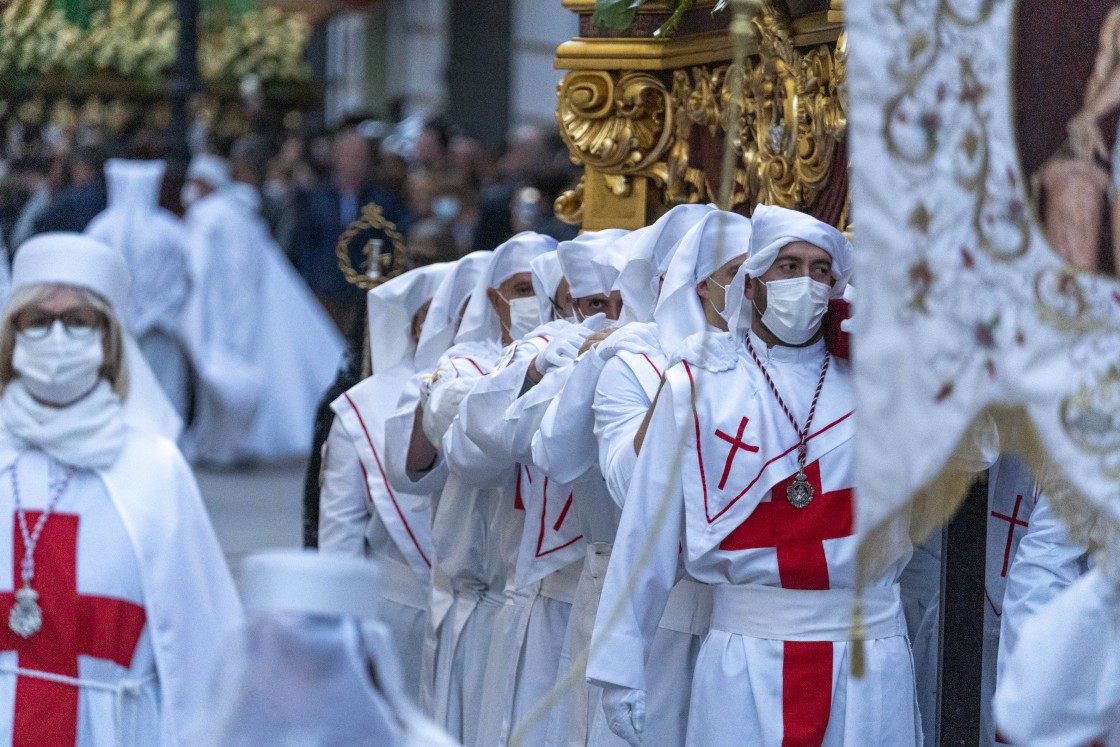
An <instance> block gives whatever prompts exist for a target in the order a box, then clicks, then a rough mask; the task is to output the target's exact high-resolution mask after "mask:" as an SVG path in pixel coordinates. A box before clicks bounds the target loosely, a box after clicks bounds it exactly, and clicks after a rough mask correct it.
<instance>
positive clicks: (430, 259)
mask: <svg viewBox="0 0 1120 747" xmlns="http://www.w3.org/2000/svg"><path fill="white" fill-rule="evenodd" d="M460 256H461V255H460V252H459V249H458V247H457V246H456V245H455V237H454V236H453V235H452V234H451V231H449V230H448V228H447V226H446V225H444V224H443V223H441V222H440V221H438V220H435V219H433V218H428V219H426V220H421V221H417V222H416V223H414V224H413V225H412V228H411V229H410V230H409V232H408V250H407V251H406V252H405V262H404V268H405V270H415V269H416V268H417V267H423V266H425V265H430V264H434V263H436V262H453V261H455V260H457V259H458V258H459V257H460Z"/></svg>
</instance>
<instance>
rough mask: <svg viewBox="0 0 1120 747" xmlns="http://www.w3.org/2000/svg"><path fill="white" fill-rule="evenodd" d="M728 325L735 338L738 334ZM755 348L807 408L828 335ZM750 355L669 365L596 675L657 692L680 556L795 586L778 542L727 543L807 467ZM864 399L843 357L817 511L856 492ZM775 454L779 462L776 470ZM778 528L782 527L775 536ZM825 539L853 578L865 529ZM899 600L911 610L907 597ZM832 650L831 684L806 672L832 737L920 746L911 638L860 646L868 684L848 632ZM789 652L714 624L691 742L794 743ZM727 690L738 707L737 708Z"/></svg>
mask: <svg viewBox="0 0 1120 747" xmlns="http://www.w3.org/2000/svg"><path fill="white" fill-rule="evenodd" d="M678 256H679V254H678ZM725 337H726V339H727V341H728V344H730V345H734V344H735V343H733V342H732V341H731V337H730V335H725ZM755 344H756V346H758V347H759V348H760V349H759V355H760V357H761V358H762V360H763V364H764V365H765V366H767V371H768V372H769V373H770V376H771V377H772V378H773V380H774V382H775V385H776V386H777V387H778V389H779V391H781V392H782V394H783V397H784V399H785V401H786V403H787V404H788V405H789V407H790V408H791V410H792V411H793V413H794V414H795V416H800V417H801V418H802V419H804V417H805V414H806V413H807V412H808V409H809V403H810V400H811V399H812V397H813V393H814V390H815V388H816V383H817V380H818V378H819V373H820V370H821V361H822V358H823V356H824V349H823V344H818V345H814V346H809V347H807V348H796V349H795V348H785V347H775V348H771V349H767V348H765V346H763V345H762V344H761V342H760V341H756V342H755ZM738 351H739V356H738V357H739V362H738V365H737V366H736V367H735V368H734V369H732V370H730V371H721V372H712V371H708V370H706V369H705V368H703V367H702V365H703V361H698V362H696V363H698V364H700V365H696V364H694V363H688V364H685V363H682V364H679V365H676V366H674V367H672V368H671V369H670V370H669V372H668V373H667V375H666V382H667V383H666V386H665V387H664V388H663V389H662V391H661V393H660V395H659V396H658V401H657V404H656V405H655V407H654V412H653V417H652V420H651V423H650V426H649V430H648V434H649V435H647V438H646V441H645V443H644V444H643V447H642V451H641V454H640V455H639V456H638V460H637V464H636V467H635V471H634V477H633V480H632V481H631V484H630V487H629V492H628V494H627V497H626V503H625V506H624V509H623V514H622V521H621V524H620V526H619V532H618V537H617V539H616V542H615V546H614V553H613V555H612V558H611V564H610V567H609V569H608V571H607V576H606V580H605V584H604V589H603V596H602V600H601V602H600V605H599V613H598V617H597V619H596V625H595V634H594V640H593V644H592V651H591V659H590V662H589V664H588V670H587V676H588V678H589V680H591V681H594V682H598V683H603V684H614V685H620V686H624V687H630V688H634V689H641V690H644V689H646V688H647V682H648V681H649V680H648V676H647V673H646V671H645V667H644V666H643V662H645V661H647V660H648V658H649V655H650V645H651V642H652V640H653V637H654V633H655V631H656V629H657V625H658V622H659V619H660V616H661V611H662V610H663V609H664V607H665V600H666V599H667V598H668V595H669V591H670V589H671V588H672V586H673V584H674V582H675V580H676V578H677V576H678V564H679V563H682V562H683V565H684V572H685V573H686V574H687V575H688V576H689V577H691V578H693V579H695V580H696V581H699V582H700V583H705V584H711V585H720V584H735V585H758V586H771V587H782V586H783V583H782V575H783V570H782V567H780V561H779V559H778V557H779V556H778V555H777V552H776V549H775V547H774V546H771V547H766V546H754V545H753V544H748V545H746V547H745V548H744V549H733V548H734V547H735V544H734V543H733V544H731V545H730V546H729V547H725V546H724V542H723V541H724V540H726V539H729V535H731V534H732V533H733V532H734V531H735V530H736V529H738V528H739V527H740V526H741V525H742V524H743V523H744V522H745V521H746V520H748V519H751V518H752V517H753V516H754V514H755V513H756V512H759V511H768V512H774V514H775V515H777V516H781V515H783V514H782V513H780V512H783V511H784V512H787V513H788V512H789V511H794V510H795V509H793V508H792V507H789V505H788V503H785V499H784V485H783V482H784V481H787V480H788V479H789V478H790V477H791V476H792V475H793V474H794V473H795V472H796V470H797V465H796V462H795V460H793V459H792V457H788V456H787V457H782V456H781V455H782V454H790V453H793V452H796V449H795V448H792V447H793V446H794V445H796V440H797V436H796V434H795V433H794V432H793V428H792V426H791V425H790V424H789V422H788V421H787V420H786V419H785V415H784V413H782V412H781V411H780V410H779V409H778V408H777V405H776V403H774V402H773V401H772V395H769V394H768V392H769V387H768V385H767V384H766V383H765V381H764V380H763V379H762V375H761V372H760V371H759V369H758V367H757V366H756V365H755V363H754V361H753V360H751V359H750V357H749V356H748V354H747V352H746V350H745V349H744V348H743V347H742V346H738ZM852 408H853V402H852V393H851V375H850V372H849V371H848V368H847V365H846V363H845V362H843V361H835V360H834V361H833V362H832V365H831V367H830V370H829V376H828V378H827V379H826V382H825V387H824V391H823V393H822V395H821V398H820V401H819V403H818V410H817V417H818V418H819V419H818V420H816V421H815V422H814V425H813V429H812V434H811V437H810V440H809V443H808V458H809V465H808V466H809V470H810V471H812V472H814V473H816V474H819V475H820V489H821V491H822V492H819V493H818V494H817V496H816V498H815V499H814V503H813V504H810V507H809V508H808V509H804V510H809V511H811V510H814V509H817V510H827V509H826V508H825V507H827V506H830V505H833V504H831V503H830V501H844V500H850V493H847V491H848V490H850V488H851V486H852V457H853V453H852V452H853V449H852V443H851V438H852V435H853V433H852V429H851V428H850V427H844V423H846V422H848V421H849V420H850V419H851V417H850V413H851V412H852ZM744 418H745V423H744ZM829 426H831V428H830V427H829ZM716 431H722V432H724V433H731V434H739V438H741V440H742V442H743V443H744V444H747V445H755V446H757V447H758V449H759V450H758V451H757V452H752V451H750V450H749V449H743V448H740V449H739V450H738V452H737V454H736V455H735V456H736V458H735V459H733V460H728V459H727V458H726V457H728V456H730V454H729V447H728V443H727V442H726V441H725V440H723V439H721V438H719V437H718V435H716ZM697 434H699V442H698V441H697ZM701 453H702V454H703V467H702V468H701V466H700V459H701V456H700V455H701ZM770 465H779V466H778V468H777V469H776V470H772V469H771V466H770ZM725 472H726V473H727V480H726V481H725V480H724V479H723V474H724V473H725ZM721 484H723V485H724V487H723V488H721V487H720V485H721ZM744 488H745V489H744ZM740 493H741V495H740V497H738V498H736V496H737V495H739V494H740ZM845 496H847V498H846V497H845ZM766 504H771V505H766ZM839 505H841V506H842V505H843V504H839ZM760 507H761V508H760ZM841 515H842V514H841ZM892 539H893V541H894V544H892V547H893V548H897V549H898V551H897V554H896V555H894V562H893V563H892V564H891V565H890V567H889V571H888V572H887V573H885V574H883V575H882V576H880V577H877V578H876V579H874V581H873V582H872V583H870V584H869V587H868V588H878V587H893V586H894V584H895V583H896V581H897V576H898V574H899V573H900V572H901V569H902V567H903V566H904V565H905V563H906V561H907V560H908V559H909V556H910V544H909V539H908V535H907V524H905V523H902V522H900V523H899V525H898V526H897V527H896V533H895V536H894V537H892ZM779 540H780V536H778V537H775V538H774V542H775V543H777V542H778V541H779ZM818 541H819V542H820V543H821V545H820V547H821V553H822V554H823V558H822V560H823V564H822V567H823V568H826V569H827V577H826V578H827V581H826V584H827V587H826V588H828V589H846V590H851V589H854V588H855V580H856V579H855V570H856V568H855V553H856V547H857V542H856V538H855V536H854V534H853V528H852V527H851V526H850V524H849V525H847V526H840V525H837V526H835V527H832V528H831V529H830V530H829V531H828V532H827V533H826V536H825V537H823V538H822V539H819V540H818ZM816 572H824V571H823V570H821V568H818V571H814V573H816ZM895 612H896V614H897V615H898V616H899V619H901V607H900V606H896V607H895ZM899 625H901V623H899ZM830 649H831V653H830V654H829V655H828V656H827V659H828V660H831V667H830V668H831V671H832V678H831V682H821V681H818V680H814V681H813V682H812V683H808V684H809V685H810V686H814V687H823V688H827V689H828V692H829V693H830V702H831V708H830V715H829V717H828V722H827V726H826V728H825V730H824V732H823V734H824V736H823V741H822V744H824V745H827V746H828V747H840V746H841V745H850V744H857V743H858V744H868V745H881V746H882V747H888V746H889V747H896V746H898V745H908V744H909V745H916V744H919V743H920V740H921V735H920V733H919V727H918V715H917V712H916V711H917V709H916V703H915V701H914V685H913V682H914V680H913V670H912V665H911V663H910V649H909V644H908V642H907V640H906V637H905V635H901V634H900V635H896V636H892V637H888V638H880V639H877V640H870V641H865V642H864V643H863V650H864V655H865V658H866V661H867V673H866V674H865V676H864V678H863V679H861V680H856V679H854V678H852V677H851V673H850V660H849V658H850V655H851V644H849V643H847V642H844V641H839V642H834V643H831V644H830ZM783 651H784V646H783V645H775V642H774V641H772V640H767V639H762V638H754V637H749V636H744V635H740V634H737V633H731V632H726V631H719V630H716V629H714V628H713V630H711V631H710V632H709V634H708V636H707V638H706V639H705V641H704V644H703V646H702V647H701V650H700V654H699V657H698V659H697V662H696V671H695V675H694V679H693V685H692V700H691V703H692V705H691V710H690V713H689V719H688V734H687V739H686V741H685V744H687V745H695V746H696V747H700V746H701V745H714V744H736V743H743V744H757V745H763V746H768V745H779V744H781V742H782V739H783V727H782V724H783V718H782V717H781V716H779V714H782V713H783V711H784V709H783V693H782V689H781V688H776V687H774V685H773V682H774V680H775V678H776V677H777V676H778V673H779V672H782V671H783V668H784V662H785V655H784V653H783ZM822 655H823V654H822ZM791 695H792V694H791ZM729 702H731V703H735V704H736V707H735V708H734V709H729V708H727V707H726V703H729ZM806 726H811V727H817V728H819V727H821V726H822V724H821V723H820V722H813V724H810V725H806Z"/></svg>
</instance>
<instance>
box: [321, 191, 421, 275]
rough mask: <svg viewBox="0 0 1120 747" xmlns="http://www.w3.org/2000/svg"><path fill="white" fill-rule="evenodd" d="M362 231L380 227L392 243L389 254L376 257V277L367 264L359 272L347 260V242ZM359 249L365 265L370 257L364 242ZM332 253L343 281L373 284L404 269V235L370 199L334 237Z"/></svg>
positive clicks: (348, 243)
mask: <svg viewBox="0 0 1120 747" xmlns="http://www.w3.org/2000/svg"><path fill="white" fill-rule="evenodd" d="M364 231H382V232H383V233H384V234H385V235H386V236H388V237H389V241H391V242H392V244H393V252H392V253H391V254H390V253H382V254H380V255H379V256H378V257H377V260H378V262H379V266H378V273H377V277H372V276H371V275H370V274H369V272H368V269H369V268H368V267H367V272H359V271H358V270H357V269H356V268H355V267H354V265H353V263H352V262H351V261H350V243H351V242H352V241H353V240H354V238H355V237H357V236H358V234H360V233H362V232H364ZM363 252H365V255H366V263H367V265H368V264H369V263H370V262H372V261H373V257H372V256H370V248H369V244H368V243H367V244H366V246H365V247H363ZM334 253H335V257H336V258H337V259H338V268H339V269H340V270H341V271H342V275H343V277H345V278H346V282H348V283H350V284H351V285H356V286H357V287H358V288H361V289H362V290H370V289H371V288H376V287H377V286H378V285H381V283H384V282H385V281H386V280H388V279H390V278H392V277H396V276H397V275H400V274H401V273H402V272H404V255H405V242H404V237H403V236H401V232H400V231H398V230H397V225H396V224H395V223H393V221H391V220H389V219H388V218H386V217H385V213H384V211H383V210H382V209H381V206H380V205H378V204H377V203H376V202H371V203H369V204H368V205H366V206H365V207H363V208H362V212H361V214H360V215H359V216H358V219H357V220H355V221H354V222H353V223H351V224H350V225H349V226H347V227H346V230H345V231H343V232H342V234H341V235H340V236H339V237H338V243H337V244H336V245H335V250H334Z"/></svg>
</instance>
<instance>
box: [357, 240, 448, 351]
mask: <svg viewBox="0 0 1120 747" xmlns="http://www.w3.org/2000/svg"><path fill="white" fill-rule="evenodd" d="M452 266H453V263H452V262H440V263H437V264H434V265H427V266H426V267H418V268H416V269H415V270H410V271H408V272H406V273H404V274H403V275H400V276H398V277H395V278H393V279H392V280H388V281H386V282H384V283H382V284H381V285H379V286H377V287H376V288H374V289H372V290H371V291H370V292H369V293H368V294H367V295H366V304H367V307H368V309H369V345H370V348H369V349H370V359H371V361H372V362H373V371H374V373H378V372H381V371H388V370H389V369H390V368H393V367H395V366H396V365H397V364H399V363H400V362H401V361H403V360H404V359H405V358H407V357H409V356H411V355H412V354H413V352H415V343H413V341H412V338H411V337H410V336H409V334H408V333H409V329H410V328H411V326H412V318H413V317H414V316H416V312H418V311H419V310H420V307H421V306H423V305H424V304H425V303H427V302H428V301H430V300H431V299H432V296H433V295H434V294H435V292H436V288H437V287H439V283H440V281H441V280H443V278H444V277H445V276H446V275H447V273H448V272H450V271H451V268H452Z"/></svg>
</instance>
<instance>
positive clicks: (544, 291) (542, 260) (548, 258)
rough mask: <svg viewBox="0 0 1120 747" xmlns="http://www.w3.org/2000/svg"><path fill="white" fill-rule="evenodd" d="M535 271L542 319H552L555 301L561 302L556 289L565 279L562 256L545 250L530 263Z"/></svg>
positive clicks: (534, 275)
mask: <svg viewBox="0 0 1120 747" xmlns="http://www.w3.org/2000/svg"><path fill="white" fill-rule="evenodd" d="M529 267H531V268H532V272H533V290H534V291H536V293H537V306H539V307H540V310H541V321H542V322H547V321H549V320H550V319H552V315H553V312H554V311H555V309H554V307H553V303H556V304H559V303H560V299H559V298H557V297H556V291H557V289H558V288H559V287H560V281H561V280H563V279H564V272H563V271H562V270H561V269H560V258H559V257H558V256H556V252H545V253H544V254H541V255H539V256H537V257H535V258H533V261H532V262H530V263H529Z"/></svg>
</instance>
